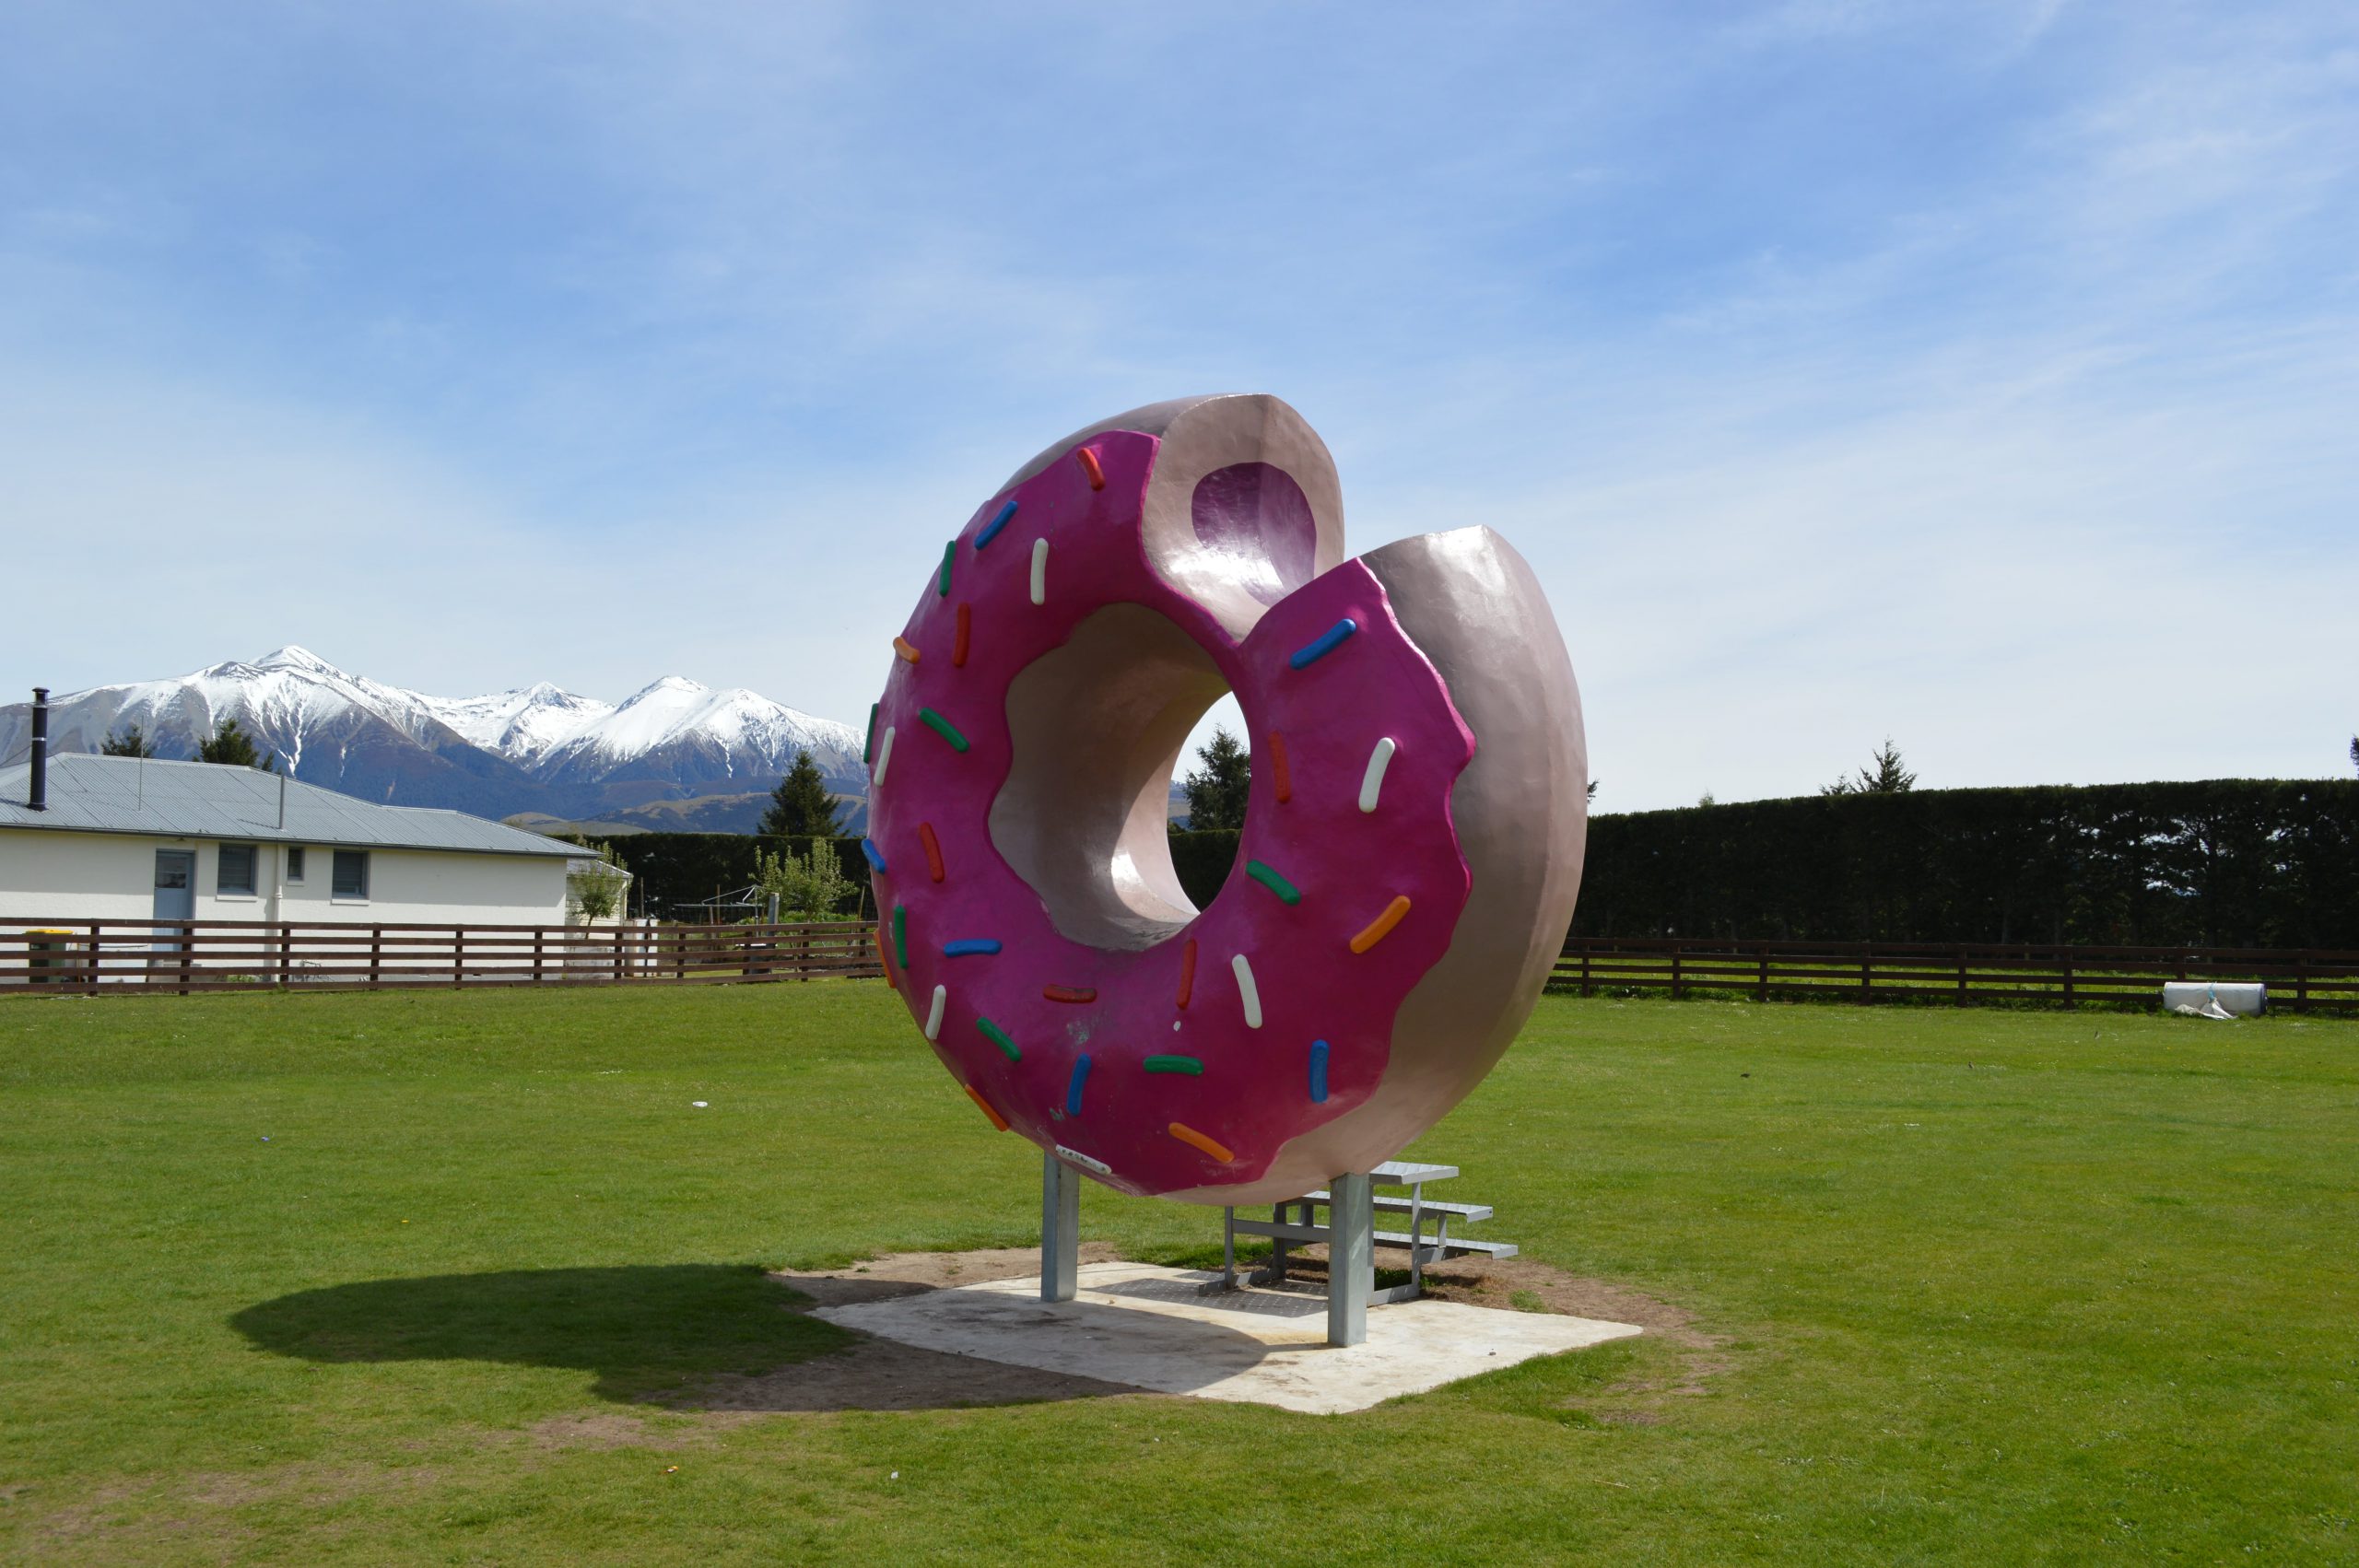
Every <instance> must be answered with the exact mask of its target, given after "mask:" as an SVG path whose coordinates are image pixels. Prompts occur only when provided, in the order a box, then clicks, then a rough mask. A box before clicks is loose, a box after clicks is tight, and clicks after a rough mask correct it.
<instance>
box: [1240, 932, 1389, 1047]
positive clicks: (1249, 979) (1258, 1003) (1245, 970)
mask: <svg viewBox="0 0 2359 1568" xmlns="http://www.w3.org/2000/svg"><path fill="white" fill-rule="evenodd" d="M1354 951H1355V952H1356V951H1357V949H1354ZM1228 966H1229V969H1230V970H1231V971H1232V972H1233V973H1234V974H1235V975H1236V976H1237V1000H1239V1001H1241V1002H1243V1003H1244V1004H1245V1026H1246V1027H1247V1028H1248V1029H1259V1028H1260V1027H1261V1026H1262V989H1261V988H1260V987H1259V986H1256V985H1255V984H1254V983H1253V965H1250V964H1248V963H1247V962H1246V961H1245V954H1241V953H1240V954H1238V955H1237V956H1236V957H1234V958H1232V959H1230V960H1229V961H1228Z"/></svg>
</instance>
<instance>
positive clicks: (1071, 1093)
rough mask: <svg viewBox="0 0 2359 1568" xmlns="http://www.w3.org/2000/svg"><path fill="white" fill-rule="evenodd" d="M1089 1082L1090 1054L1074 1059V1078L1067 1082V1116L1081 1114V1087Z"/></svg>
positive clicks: (1083, 1054)
mask: <svg viewBox="0 0 2359 1568" xmlns="http://www.w3.org/2000/svg"><path fill="white" fill-rule="evenodd" d="M1086 1082H1089V1054H1088V1053H1087V1052H1086V1051H1085V1052H1083V1053H1082V1054H1081V1055H1080V1056H1077V1057H1075V1058H1074V1059H1073V1076H1072V1077H1071V1078H1069V1079H1067V1080H1066V1081H1065V1115H1067V1116H1079V1115H1080V1114H1081V1086H1082V1085H1083V1084H1085V1083H1086Z"/></svg>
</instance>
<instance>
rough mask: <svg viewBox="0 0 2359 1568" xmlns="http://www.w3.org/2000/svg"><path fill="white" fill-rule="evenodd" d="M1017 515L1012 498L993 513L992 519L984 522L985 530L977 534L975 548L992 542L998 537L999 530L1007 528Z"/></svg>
mask: <svg viewBox="0 0 2359 1568" xmlns="http://www.w3.org/2000/svg"><path fill="white" fill-rule="evenodd" d="M1013 517H1015V502H1014V501H1012V500H1011V501H1009V502H1008V503H1007V504H1006V505H1005V506H1003V507H1002V508H1000V509H999V510H998V511H997V512H994V513H993V514H992V520H991V521H989V522H987V523H985V524H983V531H982V532H980V533H978V534H976V535H975V548H976V549H978V550H980V549H981V548H982V547H983V546H984V545H986V544H990V543H991V542H992V540H994V539H996V538H998V537H999V531H1000V530H1001V529H1003V528H1005V527H1006V526H1007V524H1008V521H1009V520H1010V519H1011V518H1013Z"/></svg>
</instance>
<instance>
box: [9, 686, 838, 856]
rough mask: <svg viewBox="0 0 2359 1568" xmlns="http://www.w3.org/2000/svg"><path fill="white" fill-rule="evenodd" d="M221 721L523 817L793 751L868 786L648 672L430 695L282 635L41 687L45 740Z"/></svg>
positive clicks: (816, 740)
mask: <svg viewBox="0 0 2359 1568" xmlns="http://www.w3.org/2000/svg"><path fill="white" fill-rule="evenodd" d="M225 718H226V719H235V720H237V721H238V724H239V727H240V728H241V729H242V730H244V731H246V732H247V733H248V734H250V735H252V737H253V740H254V743H255V746H256V747H257V748H258V749H268V750H270V751H272V752H274V753H276V755H278V756H279V757H280V758H282V759H283V762H282V766H286V767H287V768H288V772H289V775H290V777H293V778H299V779H301V780H303V781H304V782H305V783H310V784H319V785H323V786H324V787H326V788H328V789H332V790H341V791H342V792H344V793H346V794H349V795H354V796H357V797H358V798H360V799H362V800H368V801H380V802H394V803H398V804H403V805H421V806H447V807H450V808H452V809H455V810H459V811H465V812H472V813H475V814H476V815H479V816H486V817H489V818H492V819H493V820H495V821H496V820H498V819H499V818H502V817H507V816H511V815H516V814H518V813H543V814H546V815H548V816H553V817H558V818H563V819H566V820H570V821H594V820H596V819H598V818H599V817H601V816H602V815H604V814H605V813H609V812H615V811H621V810H628V809H630V808H634V807H644V806H648V805H650V804H651V803H652V802H667V801H693V800H698V799H701V798H704V797H707V796H739V797H742V796H748V795H758V794H760V793H762V792H766V791H767V790H769V788H770V787H771V786H772V785H773V784H775V783H776V782H777V780H778V779H779V778H780V777H781V776H782V775H783V774H784V773H785V771H786V769H787V768H788V767H789V766H792V763H793V760H794V754H795V752H796V751H797V750H798V749H807V750H808V751H809V752H810V753H811V755H812V759H813V760H814V761H815V762H816V763H817V764H818V766H819V771H820V773H821V774H822V775H823V776H824V777H825V778H827V782H828V784H829V785H830V786H831V787H832V788H834V789H836V790H839V791H843V792H846V793H850V794H861V793H863V792H864V790H865V788H866V770H865V768H864V766H863V764H862V762H861V759H860V753H861V748H862V744H863V742H862V738H861V735H860V733H859V731H855V730H853V729H852V728H851V726H849V725H846V724H839V723H837V722H835V721H834V720H827V719H821V718H818V717H816V716H815V715H812V714H808V713H804V712H802V711H801V710H799V709H796V708H788V707H787V706H785V705H784V704H782V703H779V702H775V701H772V700H771V699H770V698H769V697H765V696H761V695H760V694H759V693H757V692H755V691H752V690H749V689H747V688H745V687H743V686H733V687H729V688H726V689H719V690H716V689H715V688H713V687H710V686H706V685H702V684H701V683H699V682H697V681H693V680H689V679H687V677H685V676H681V675H663V676H661V677H659V678H658V679H656V680H654V681H652V682H651V683H649V684H648V685H645V686H642V687H641V688H640V690H638V691H637V692H634V693H633V694H632V695H631V696H628V697H627V698H625V699H624V700H623V701H621V702H619V703H611V702H607V701H604V699H602V698H598V697H593V696H581V695H580V694H578V693H574V692H569V691H567V690H565V689H564V688H562V687H560V686H557V685H553V684H552V683H549V682H546V681H538V682H534V683H533V684H532V685H527V686H518V687H513V688H511V689H510V690H507V691H501V692H490V693H486V694H483V695H481V696H466V697H442V696H432V695H430V694H428V693H425V692H417V691H412V690H409V689H407V688H405V687H402V686H393V685H385V684H383V683H381V682H378V681H374V680H370V679H369V678H368V677H366V676H363V675H357V674H354V673H350V672H348V671H346V670H344V669H341V668H339V667H338V666H336V665H334V664H332V663H330V662H329V661H327V660H325V659H323V658H321V657H320V656H319V655H318V654H315V653H313V652H311V650H310V649H305V648H301V647H299V646H297V645H294V644H288V645H287V646H286V647H283V648H279V649H274V650H273V651H271V652H269V653H267V654H264V656H263V657H262V658H260V659H257V660H253V661H243V660H227V661H222V662H220V663H217V664H212V665H208V666H206V667H205V668H204V669H202V670H196V671H193V672H191V673H188V674H185V675H178V676H169V677H166V678H164V679H162V680H155V681H133V682H124V683H120V684H116V685H100V686H92V687H89V688H88V689H86V690H83V691H78V692H69V693H66V694H65V695H63V696H53V697H52V698H51V699H50V744H51V747H52V749H53V751H57V752H75V751H82V752H89V751H96V750H98V749H99V746H100V742H101V741H103V740H104V739H105V738H106V737H107V736H108V735H110V734H111V733H114V732H116V731H119V730H121V729H122V728H123V726H125V725H128V724H137V725H138V726H139V727H140V729H141V731H143V732H144V733H145V734H146V735H147V739H148V743H150V744H151V745H153V746H154V747H155V748H156V752H157V755H159V756H194V755H195V753H196V747H197V744H198V743H199V741H200V740H202V739H203V738H204V737H205V736H208V735H210V734H211V733H212V732H213V731H214V729H215V728H216V727H217V724H218V723H219V721H220V720H222V719H225ZM30 719H31V704H30V703H29V702H20V703H12V704H9V705H7V706H6V707H0V757H15V756H17V755H21V754H22V752H23V751H24V750H25V749H26V746H27V743H28V741H29V736H30V732H31V724H30Z"/></svg>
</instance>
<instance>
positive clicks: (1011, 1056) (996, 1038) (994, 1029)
mask: <svg viewBox="0 0 2359 1568" xmlns="http://www.w3.org/2000/svg"><path fill="white" fill-rule="evenodd" d="M975 1027H976V1028H978V1029H980V1030H981V1031H982V1035H983V1038H984V1039H986V1040H989V1041H990V1042H991V1043H992V1045H995V1046H997V1047H999V1049H1000V1054H1001V1055H1002V1056H1004V1057H1005V1058H1007V1059H1008V1060H1010V1061H1022V1060H1023V1059H1024V1052H1023V1051H1022V1049H1021V1048H1019V1047H1017V1045H1016V1043H1015V1041H1014V1040H1011V1039H1009V1038H1008V1037H1007V1031H1006V1030H1004V1029H1003V1028H1001V1027H1000V1026H999V1025H998V1024H994V1023H992V1021H991V1020H990V1019H988V1018H978V1019H976V1020H975Z"/></svg>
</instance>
